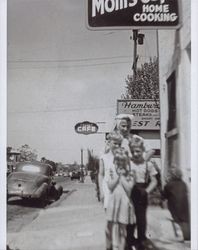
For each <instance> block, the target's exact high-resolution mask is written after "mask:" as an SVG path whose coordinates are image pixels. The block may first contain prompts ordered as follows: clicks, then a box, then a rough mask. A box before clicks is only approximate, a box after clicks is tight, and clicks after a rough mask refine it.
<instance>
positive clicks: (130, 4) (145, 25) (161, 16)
mask: <svg viewBox="0 0 198 250" xmlns="http://www.w3.org/2000/svg"><path fill="white" fill-rule="evenodd" d="M87 3H88V6H87V11H88V20H87V21H88V23H87V25H88V28H89V29H93V30H100V29H101V30H102V29H176V28H178V27H179V25H180V22H181V20H180V15H179V12H180V11H179V0H87Z"/></svg>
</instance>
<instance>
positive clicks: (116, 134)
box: [108, 131, 123, 143]
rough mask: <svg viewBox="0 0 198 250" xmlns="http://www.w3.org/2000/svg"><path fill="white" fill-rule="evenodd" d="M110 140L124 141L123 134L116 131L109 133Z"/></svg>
mask: <svg viewBox="0 0 198 250" xmlns="http://www.w3.org/2000/svg"><path fill="white" fill-rule="evenodd" d="M108 140H109V141H112V140H113V141H118V142H119V143H122V140H123V136H122V135H121V134H120V133H119V132H116V131H114V132H111V133H109V134H108Z"/></svg>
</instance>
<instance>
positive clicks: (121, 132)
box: [99, 117, 157, 250]
mask: <svg viewBox="0 0 198 250" xmlns="http://www.w3.org/2000/svg"><path fill="white" fill-rule="evenodd" d="M130 127H131V119H130V118H128V117H120V118H119V121H117V124H116V128H115V130H114V131H113V132H112V133H110V134H109V138H108V147H107V148H106V152H105V153H104V154H103V155H102V156H101V159H100V170H99V186H100V194H101V200H102V201H103V204H104V209H105V213H106V219H107V225H106V249H107V250H126V249H127V250H129V249H130V250H131V249H132V247H133V246H134V245H135V246H136V249H144V244H145V242H146V209H147V205H148V194H149V193H150V192H151V191H152V190H153V189H154V188H155V187H156V184H157V180H156V174H157V172H156V170H155V168H154V166H153V165H152V163H151V162H150V161H149V157H150V156H151V155H150V156H149V153H148V154H146V151H145V146H144V140H143V139H142V138H141V137H139V136H135V135H130V133H129V131H130ZM151 154H152V153H151ZM136 227H137V239H136V238H135V236H134V232H135V228H136Z"/></svg>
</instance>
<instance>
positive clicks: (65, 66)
mask: <svg viewBox="0 0 198 250" xmlns="http://www.w3.org/2000/svg"><path fill="white" fill-rule="evenodd" d="M125 63H131V61H122V62H108V63H95V64H75V65H61V66H60V65H56V66H46V65H43V66H39V67H32V66H30V67H29V66H28V68H30V69H40V68H46V69H47V68H81V67H82V68H86V67H95V66H104V65H116V64H125ZM26 68H27V67H18V68H17V67H12V68H10V69H26Z"/></svg>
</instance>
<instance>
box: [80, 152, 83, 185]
mask: <svg viewBox="0 0 198 250" xmlns="http://www.w3.org/2000/svg"><path fill="white" fill-rule="evenodd" d="M80 158H81V164H80V182H82V183H83V182H84V172H83V149H82V148H81V150H80Z"/></svg>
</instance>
